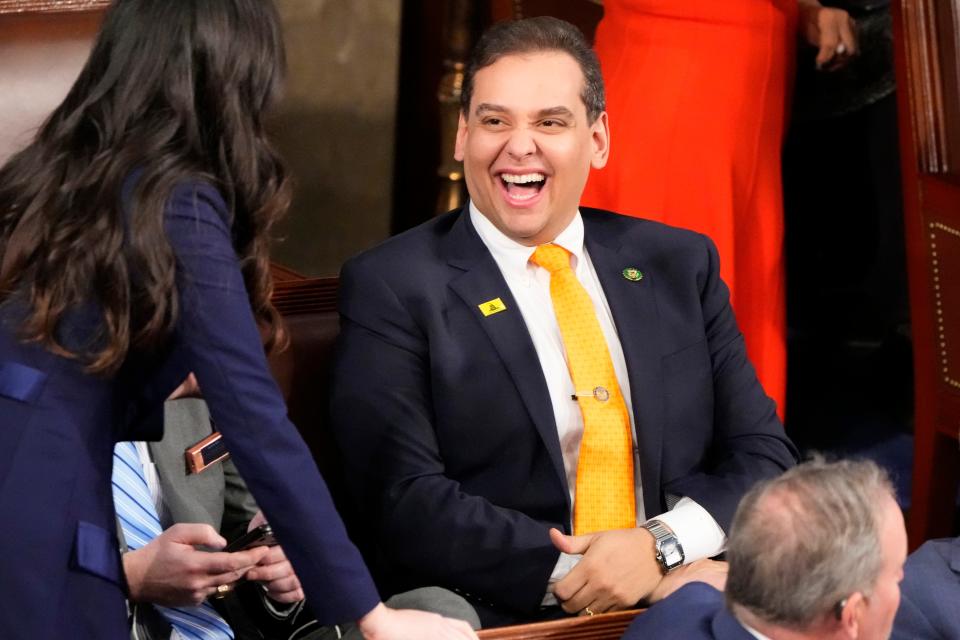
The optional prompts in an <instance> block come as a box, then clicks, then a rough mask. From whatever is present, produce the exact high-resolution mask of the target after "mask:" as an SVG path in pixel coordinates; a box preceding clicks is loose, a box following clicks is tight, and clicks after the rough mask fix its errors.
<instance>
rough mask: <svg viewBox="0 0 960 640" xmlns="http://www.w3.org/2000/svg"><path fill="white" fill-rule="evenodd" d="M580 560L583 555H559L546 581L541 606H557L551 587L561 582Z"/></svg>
mask: <svg viewBox="0 0 960 640" xmlns="http://www.w3.org/2000/svg"><path fill="white" fill-rule="evenodd" d="M581 558H583V555H582V554H579V553H578V554H574V555H571V554H569V553H562V552H561V553H560V557H559V558H557V564H556V565H554V567H553V573H551V574H550V580H548V581H547V593H546V594H545V595H544V596H543V601H542V602H541V604H542V605H543V606H545V607H549V606H552V605H555V604H559V603H558V602H557V596H555V595H553V590H552V588H553V585H554V584H555V583H557V582H560V581H561V580H563V579H564V578H565V577H566V576H567V574H568V573H570V571H571V570H572V569H573V568H574V567H575V566H577V563H578V562H580V559H581Z"/></svg>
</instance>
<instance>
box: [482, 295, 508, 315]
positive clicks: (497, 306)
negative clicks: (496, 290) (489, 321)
mask: <svg viewBox="0 0 960 640" xmlns="http://www.w3.org/2000/svg"><path fill="white" fill-rule="evenodd" d="M477 306H478V307H479V308H480V312H481V313H483V315H484V316H492V315H493V314H495V313H500V312H501V311H506V310H507V305H505V304H503V300H501V299H500V298H494V299H493V300H487V301H486V302H482V303H480V304H478V305H477Z"/></svg>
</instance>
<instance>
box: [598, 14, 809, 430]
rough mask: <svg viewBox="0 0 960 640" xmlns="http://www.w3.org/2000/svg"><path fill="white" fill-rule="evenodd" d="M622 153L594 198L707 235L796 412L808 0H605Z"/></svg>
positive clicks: (738, 307)
mask: <svg viewBox="0 0 960 640" xmlns="http://www.w3.org/2000/svg"><path fill="white" fill-rule="evenodd" d="M604 12H605V13H604V18H603V20H602V21H601V22H600V25H599V27H598V29H597V37H596V50H597V53H598V54H599V56H600V61H601V64H602V65H603V78H604V82H605V84H606V91H607V110H608V112H609V114H610V129H611V143H612V144H611V153H610V161H609V162H608V164H607V167H606V168H605V169H603V170H600V171H594V172H593V173H592V174H591V176H590V179H589V181H588V183H587V189H586V193H585V194H584V197H583V204H585V205H587V206H596V207H601V208H604V209H612V210H614V211H619V212H621V213H626V214H630V215H634V216H640V217H644V218H650V219H654V220H660V221H663V222H666V223H668V224H671V225H676V226H679V227H686V228H689V229H694V230H696V231H700V232H702V233H705V234H707V235H708V236H710V238H712V239H713V241H714V242H716V244H717V247H718V248H719V251H720V264H721V269H720V272H721V275H722V276H723V278H724V280H725V281H726V283H727V285H728V286H729V287H730V290H731V293H732V300H733V306H734V309H735V311H736V314H737V320H738V322H739V324H740V328H741V330H742V331H743V334H744V336H745V338H746V342H747V353H748V354H749V356H750V359H751V360H752V362H753V363H754V366H755V367H756V368H757V373H758V375H759V378H760V382H761V383H762V384H763V386H764V389H766V391H767V393H768V394H769V395H770V396H771V397H772V398H773V399H774V400H776V402H777V407H778V411H779V413H780V415H781V417H782V416H783V409H784V397H785V395H786V313H785V297H784V274H783V212H782V209H783V207H782V198H781V183H780V148H781V143H782V139H783V135H784V128H785V122H786V119H787V94H788V85H789V81H788V78H790V77H792V70H793V51H794V48H795V46H796V38H797V35H796V12H797V8H796V0H605V2H604Z"/></svg>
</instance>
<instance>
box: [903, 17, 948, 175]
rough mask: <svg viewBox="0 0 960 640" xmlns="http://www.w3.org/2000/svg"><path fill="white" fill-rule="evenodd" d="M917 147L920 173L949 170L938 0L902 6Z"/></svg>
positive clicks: (907, 78)
mask: <svg viewBox="0 0 960 640" xmlns="http://www.w3.org/2000/svg"><path fill="white" fill-rule="evenodd" d="M901 7H902V11H903V30H904V32H905V33H904V46H905V51H906V62H907V76H906V83H907V84H909V87H908V91H909V95H910V107H911V108H910V114H911V119H912V120H913V133H914V141H913V142H914V147H915V149H916V153H917V161H918V162H919V165H920V167H919V168H920V170H921V171H922V172H924V173H942V172H945V171H946V170H947V158H946V150H947V134H946V115H945V113H944V103H943V91H942V87H943V83H942V81H941V69H940V60H939V55H938V35H937V28H936V18H937V15H936V8H935V5H934V0H916V1H915V2H903V3H901Z"/></svg>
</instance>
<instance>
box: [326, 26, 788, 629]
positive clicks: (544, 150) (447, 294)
mask: <svg viewBox="0 0 960 640" xmlns="http://www.w3.org/2000/svg"><path fill="white" fill-rule="evenodd" d="M461 106H462V111H461V116H460V126H459V131H458V134H457V144H456V157H457V158H458V159H462V160H463V162H464V170H465V175H466V183H467V188H468V191H469V194H470V203H469V205H468V206H465V207H463V208H462V209H459V210H456V211H452V212H450V213H448V214H446V215H444V216H441V217H438V218H436V219H435V220H432V221H430V222H428V223H426V224H424V225H421V226H420V227H418V228H416V229H413V230H412V231H410V232H408V233H405V234H402V235H400V236H397V237H395V238H393V239H391V240H389V241H387V242H385V243H384V244H382V245H381V246H379V247H377V248H375V249H373V250H371V251H368V252H366V253H364V254H362V255H361V256H359V257H357V258H355V259H353V260H351V261H350V262H348V263H347V264H346V265H345V266H344V269H343V272H342V276H341V287H342V288H341V307H340V311H341V317H342V325H341V326H342V333H341V343H340V347H339V358H338V362H337V365H336V371H335V376H334V379H335V381H334V389H333V397H332V414H333V424H334V429H335V430H336V435H337V437H338V440H339V442H340V445H341V448H342V450H343V455H344V457H345V458H346V465H345V466H346V468H347V469H348V478H347V481H348V484H349V485H350V487H351V489H352V490H353V492H354V496H355V499H356V502H357V504H358V505H360V507H361V509H362V510H363V511H364V512H363V514H362V516H363V517H364V518H365V524H366V527H367V531H366V532H365V533H366V534H367V535H369V536H370V538H371V539H372V545H371V548H370V549H368V552H367V553H368V556H367V557H368V560H369V561H371V562H374V563H375V564H376V565H377V566H378V567H379V577H380V584H381V586H382V587H385V588H386V590H387V591H393V592H395V591H398V590H403V589H410V588H413V587H417V586H424V585H438V586H442V587H445V588H447V589H452V590H456V591H458V592H460V593H462V594H464V595H465V596H466V597H467V598H468V599H470V600H471V601H472V603H473V604H474V605H475V606H476V608H477V609H478V612H479V613H480V616H481V619H482V620H483V622H484V626H490V625H492V624H498V623H506V622H512V621H518V620H529V619H534V618H537V617H544V616H550V615H558V614H559V615H562V611H561V610H560V608H558V607H557V606H556V605H557V604H558V603H559V604H560V606H561V607H562V610H563V611H566V612H567V613H583V614H587V615H592V614H593V613H600V612H603V611H609V610H615V609H622V608H628V607H631V606H633V605H635V604H636V603H637V602H638V601H640V600H642V599H644V598H645V597H646V596H648V594H650V593H651V592H652V591H653V590H654V589H655V588H656V586H657V585H658V584H659V583H660V581H661V578H662V577H663V575H664V573H665V572H667V571H671V570H673V569H675V568H678V567H681V565H683V564H685V563H686V564H688V563H690V562H692V561H694V560H697V559H700V558H707V557H710V556H713V555H716V554H717V553H719V552H720V551H721V550H722V549H723V546H724V544H725V539H726V537H725V534H724V531H725V529H726V527H727V525H728V524H729V522H730V519H731V517H732V516H733V512H734V510H735V508H736V505H737V503H738V502H739V500H740V498H741V496H742V495H743V494H744V493H745V492H746V491H747V490H748V489H749V488H750V487H751V486H752V485H753V484H754V483H755V482H756V481H758V480H760V479H763V478H767V477H771V476H775V475H777V474H779V473H781V472H782V471H783V470H784V469H786V468H788V467H790V466H792V465H793V464H794V463H795V451H794V448H793V446H792V445H791V444H790V442H789V440H788V439H787V438H786V437H785V436H784V433H783V428H782V426H781V424H780V423H779V421H778V420H777V417H776V413H775V407H774V403H773V402H772V401H771V400H770V398H768V397H767V396H766V394H765V393H764V392H763V389H762V388H761V387H760V385H759V383H758V382H757V379H756V376H755V374H754V370H753V367H752V366H751V365H750V363H749V361H748V360H747V356H746V352H745V350H744V343H743V337H742V336H741V334H740V332H739V330H738V328H737V324H736V321H735V319H734V316H733V312H732V310H731V308H730V302H729V295H728V290H727V287H726V286H725V285H724V284H723V282H722V281H721V280H720V276H719V273H720V269H719V265H718V257H717V252H716V249H715V247H714V245H713V243H712V242H711V241H710V240H709V239H707V238H706V237H704V236H702V235H699V234H697V233H693V232H690V231H685V230H681V229H676V228H672V227H668V226H664V225H661V224H657V223H654V222H650V221H645V220H637V219H633V218H628V217H626V216H620V215H617V214H614V213H611V212H607V211H599V210H592V209H586V208H580V207H579V200H580V195H581V193H582V191H583V187H584V184H585V183H586V179H587V175H588V173H589V171H590V168H591V167H596V168H600V167H602V166H603V165H604V164H605V163H606V159H607V155H608V153H609V150H610V129H609V126H608V122H607V114H606V113H605V111H604V94H603V84H602V80H601V76H600V69H599V64H598V63H597V60H596V57H595V56H594V54H593V52H592V51H591V50H590V48H589V46H588V45H587V43H586V42H585V41H584V39H583V36H582V34H580V32H579V31H577V30H576V28H575V27H573V26H572V25H569V24H567V23H565V22H562V21H560V20H556V19H553V18H534V19H529V20H522V21H516V22H511V23H502V24H500V25H496V26H494V27H492V28H491V30H489V31H488V32H487V33H486V34H485V35H484V37H483V39H482V40H481V41H480V43H479V44H478V46H477V49H476V51H475V52H474V54H473V57H472V61H471V63H470V65H469V66H468V69H467V73H466V79H465V82H464V88H463V100H462V105H461ZM625 151H626V150H624V152H625ZM638 152H640V153H642V152H643V150H642V149H640V150H638ZM691 161H693V159H691ZM691 188H696V185H691ZM547 243H552V244H556V245H559V246H560V247H562V248H563V249H565V250H566V251H567V252H568V253H569V254H570V266H571V267H572V268H573V269H574V272H575V274H576V278H577V280H578V281H579V283H580V285H581V286H582V288H583V289H585V291H586V293H587V294H588V295H589V296H590V302H591V303H592V305H590V306H592V309H593V311H594V312H595V313H596V317H597V321H598V322H599V325H600V329H601V330H602V332H603V337H604V339H605V342H606V345H607V347H608V350H609V359H610V361H612V365H613V369H614V371H615V374H616V379H617V382H618V384H619V390H620V391H621V392H622V397H623V401H624V402H625V406H626V411H625V413H623V414H621V415H623V416H624V418H623V419H624V421H626V420H629V425H627V426H626V427H625V431H624V434H625V435H626V433H627V431H629V433H630V435H631V436H632V439H633V455H632V457H633V463H634V465H633V468H634V472H633V474H632V477H633V483H632V486H630V487H629V488H630V494H631V495H632V496H634V497H633V498H631V499H629V500H628V501H627V504H631V503H633V502H635V506H636V510H635V515H636V517H635V523H634V522H632V520H634V518H633V509H632V508H631V509H630V512H631V517H630V520H631V522H629V523H628V524H626V525H623V528H618V529H611V530H603V531H600V532H598V533H595V534H592V535H587V536H572V535H568V534H569V533H570V532H571V531H572V519H573V513H574V511H573V505H574V501H575V500H574V499H575V492H574V488H575V486H576V479H577V474H578V458H579V456H580V445H581V438H582V436H583V433H584V421H583V417H582V415H581V410H580V408H579V407H580V403H581V402H588V401H592V400H594V399H595V400H597V401H606V397H605V396H601V395H597V394H595V393H594V391H595V389H594V387H593V385H590V389H591V390H593V391H590V390H588V392H587V395H585V394H584V392H583V390H578V389H576V388H574V385H573V382H572V381H571V375H570V373H569V370H568V363H567V352H566V350H565V348H564V344H563V340H562V338H561V333H560V330H559V329H558V322H557V320H556V317H555V315H554V309H553V306H552V302H551V295H550V292H549V291H550V290H549V283H550V274H549V273H548V272H547V271H546V270H545V269H543V268H541V267H538V266H537V265H535V264H533V263H532V262H530V258H531V254H532V253H533V252H534V249H535V248H536V247H537V246H538V245H543V244H547ZM598 388H599V387H598ZM591 394H592V395H591ZM618 401H619V400H618ZM624 451H625V454H624V457H625V458H629V457H630V452H629V445H628V446H627V447H625V449H624ZM625 477H628V478H629V476H625ZM627 484H630V483H629V479H628V480H627ZM648 519H652V520H653V521H654V522H653V523H651V524H650V525H649V526H650V528H649V529H648V528H644V526H643V525H645V524H647V521H648ZM634 525H635V526H634ZM551 529H555V530H556V531H554V532H552V533H551ZM561 532H563V533H561ZM658 550H659V551H660V552H659V553H658ZM658 556H659V559H658Z"/></svg>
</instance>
